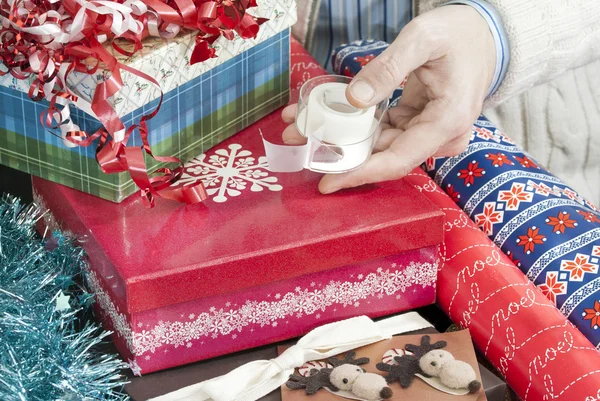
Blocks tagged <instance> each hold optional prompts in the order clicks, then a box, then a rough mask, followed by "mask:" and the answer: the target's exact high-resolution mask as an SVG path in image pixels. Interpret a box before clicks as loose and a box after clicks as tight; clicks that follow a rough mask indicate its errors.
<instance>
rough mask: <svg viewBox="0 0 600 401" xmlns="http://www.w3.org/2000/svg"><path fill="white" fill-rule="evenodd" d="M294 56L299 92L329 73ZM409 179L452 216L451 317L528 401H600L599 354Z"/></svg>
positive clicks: (419, 174)
mask: <svg viewBox="0 0 600 401" xmlns="http://www.w3.org/2000/svg"><path fill="white" fill-rule="evenodd" d="M292 53H293V54H295V60H296V61H295V64H294V66H293V67H292V74H295V77H296V78H294V77H293V78H292V82H296V84H295V87H296V89H298V88H299V87H300V86H301V85H302V82H304V81H306V80H307V79H308V78H310V77H312V76H316V75H321V74H324V73H325V72H324V71H323V70H322V69H321V68H320V67H318V65H317V64H316V63H315V61H314V60H313V59H312V58H311V57H310V56H308V55H307V54H306V53H305V52H304V50H303V49H302V48H301V46H300V45H299V44H298V43H295V44H293V45H292ZM299 54H302V55H300V56H299ZM293 100H294V99H293ZM408 179H409V181H410V182H411V183H412V184H413V185H414V186H415V187H416V188H418V189H419V190H420V191H421V192H422V193H423V194H425V195H426V196H427V197H428V198H429V199H430V200H431V201H432V202H433V203H434V204H436V205H437V206H439V207H441V208H442V210H443V211H444V213H445V215H446V233H445V244H444V246H443V247H442V258H443V263H442V265H441V267H440V270H439V275H438V296H437V300H438V304H439V306H440V307H441V308H442V309H443V310H444V312H446V313H447V314H448V316H450V318H451V319H452V320H453V321H454V322H456V323H457V324H460V325H461V326H463V327H468V328H469V329H470V331H471V335H472V337H473V340H474V341H475V344H476V346H477V348H478V349H479V350H481V351H482V352H483V353H484V354H485V355H486V357H487V358H488V359H489V360H490V361H491V362H492V363H493V364H494V366H496V367H497V368H498V370H499V371H500V372H501V373H502V374H503V375H504V376H505V377H506V380H507V382H508V384H509V385H510V386H511V387H512V388H513V389H514V390H515V392H516V393H517V394H518V395H519V397H521V398H522V399H523V400H524V401H547V400H561V401H579V400H581V401H596V400H600V354H599V353H598V350H596V349H595V348H594V347H593V346H592V344H591V343H590V342H589V341H588V340H587V339H586V338H585V337H584V336H583V334H581V333H580V332H579V330H578V329H577V328H575V327H574V326H573V325H572V324H571V323H570V322H569V321H568V320H567V318H566V317H565V316H564V315H562V314H561V313H560V312H559V311H558V309H556V307H555V306H554V305H553V304H552V302H550V301H549V300H548V299H547V298H546V297H545V296H544V295H543V294H542V293H541V291H540V290H539V289H537V288H536V287H535V286H534V285H533V284H532V283H531V282H530V281H529V280H528V279H527V277H526V276H525V275H524V274H523V273H522V272H521V271H520V270H519V269H518V268H517V267H515V266H514V265H513V264H512V262H511V261H510V259H509V258H508V257H507V256H506V255H504V254H503V253H502V251H501V250H500V249H499V248H498V247H497V246H496V245H494V244H493V243H492V242H491V240H490V239H489V238H488V237H487V236H486V235H485V234H484V233H483V232H482V231H481V230H480V229H479V227H477V225H476V224H475V223H474V222H473V221H471V220H470V219H469V217H468V216H467V215H466V214H465V213H464V212H463V211H462V210H461V209H460V207H458V206H457V205H456V204H455V203H454V202H453V201H452V200H451V199H450V197H448V195H446V193H444V191H442V190H441V189H440V188H439V187H438V185H437V184H436V183H434V182H433V181H432V180H431V179H430V178H429V176H427V174H426V173H425V172H424V171H423V170H421V169H416V170H415V171H413V172H412V173H411V174H410V176H409V177H408Z"/></svg>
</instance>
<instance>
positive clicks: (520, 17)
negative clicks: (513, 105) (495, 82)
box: [416, 0, 600, 106]
mask: <svg viewBox="0 0 600 401" xmlns="http://www.w3.org/2000/svg"><path fill="white" fill-rule="evenodd" d="M486 1H487V2H488V3H490V4H491V5H493V6H494V7H495V8H496V10H497V11H498V13H499V14H500V16H501V17H502V22H503V24H504V28H505V30H506V33H507V35H508V40H509V42H510V55H511V59H510V64H509V67H508V71H507V73H506V76H505V78H504V81H503V82H502V85H501V86H500V87H499V88H498V90H497V91H496V93H495V94H494V95H492V96H491V98H490V99H488V101H487V103H486V106H494V105H497V104H499V103H501V102H503V101H505V100H506V99H508V98H510V97H513V96H515V95H518V94H519V93H522V92H524V91H526V90H527V89H529V88H531V87H533V86H535V85H538V84H541V83H544V82H547V81H549V80H551V79H553V78H555V77H556V76H558V75H560V74H561V73H563V72H565V71H567V70H570V69H572V68H576V67H579V66H582V65H585V64H588V63H589V62H591V61H593V60H596V59H600V1H599V0H486ZM444 2H445V0H417V1H416V6H417V10H416V11H417V13H418V14H422V13H424V12H426V11H428V10H431V9H433V8H434V7H437V6H439V5H440V4H443V3H444Z"/></svg>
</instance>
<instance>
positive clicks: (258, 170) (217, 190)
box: [180, 144, 283, 203]
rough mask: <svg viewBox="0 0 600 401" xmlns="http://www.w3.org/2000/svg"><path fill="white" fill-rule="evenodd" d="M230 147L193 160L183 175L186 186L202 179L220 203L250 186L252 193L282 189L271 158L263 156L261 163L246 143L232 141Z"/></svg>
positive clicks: (182, 180) (260, 159)
mask: <svg viewBox="0 0 600 401" xmlns="http://www.w3.org/2000/svg"><path fill="white" fill-rule="evenodd" d="M228 148H229V150H227V149H218V150H217V151H215V154H213V155H211V156H209V157H208V158H207V156H206V155H205V154H202V155H200V156H199V157H197V158H195V159H194V160H192V161H191V162H190V163H188V164H187V165H186V167H185V172H184V173H183V176H182V177H181V180H180V182H181V184H182V185H190V184H193V183H195V182H197V181H198V180H202V182H203V183H204V186H205V187H206V192H207V193H208V195H209V196H213V195H215V196H213V198H212V199H213V201H215V202H218V203H223V202H226V201H227V199H228V197H234V196H239V195H241V194H242V191H243V190H245V189H247V188H248V186H249V187H250V191H252V192H260V191H262V190H263V189H264V188H267V189H269V190H270V191H281V190H282V188H283V187H282V186H281V185H279V184H277V177H273V176H270V175H269V170H268V164H267V158H266V157H264V156H260V157H259V158H258V162H257V160H256V158H254V157H252V152H250V151H249V150H242V146H241V145H238V144H231V145H229V146H228Z"/></svg>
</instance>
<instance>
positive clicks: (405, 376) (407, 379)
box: [376, 336, 447, 388]
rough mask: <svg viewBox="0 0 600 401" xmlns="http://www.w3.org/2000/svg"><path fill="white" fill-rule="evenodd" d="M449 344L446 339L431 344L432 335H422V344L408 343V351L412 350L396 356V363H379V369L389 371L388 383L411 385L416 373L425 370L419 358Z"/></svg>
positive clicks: (403, 385)
mask: <svg viewBox="0 0 600 401" xmlns="http://www.w3.org/2000/svg"><path fill="white" fill-rule="evenodd" d="M446 345H447V343H446V341H438V342H436V343H434V344H431V337H429V336H423V337H421V344H420V345H418V346H417V345H414V344H407V345H406V351H408V352H410V354H409V353H406V354H404V355H400V356H396V357H395V358H394V362H396V363H395V364H391V363H385V362H380V363H378V364H377V366H376V367H377V369H379V370H381V371H382V372H387V373H388V375H387V377H386V380H387V382H388V383H393V382H395V381H397V382H399V383H400V386H402V387H404V388H406V387H408V386H410V385H411V384H412V382H413V380H414V379H415V374H418V373H421V374H423V373H424V372H423V371H422V370H421V367H420V366H419V360H420V359H421V358H422V357H423V356H425V355H426V354H427V353H428V352H430V351H433V350H438V349H441V348H444V347H445V346H446Z"/></svg>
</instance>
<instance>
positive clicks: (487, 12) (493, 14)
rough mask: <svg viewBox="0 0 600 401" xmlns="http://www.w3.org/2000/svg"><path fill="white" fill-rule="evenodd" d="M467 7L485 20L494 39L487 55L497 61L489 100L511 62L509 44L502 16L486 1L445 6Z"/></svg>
mask: <svg viewBox="0 0 600 401" xmlns="http://www.w3.org/2000/svg"><path fill="white" fill-rule="evenodd" d="M458 4H460V5H467V6H470V7H472V8H473V9H474V10H475V11H477V12H478V13H479V15H480V16H481V17H482V18H483V19H484V20H485V22H486V23H487V25H488V28H489V33H490V34H491V37H492V39H493V42H492V44H490V47H491V48H489V49H488V50H489V52H486V54H493V55H494V56H492V57H493V58H494V59H495V63H492V64H493V65H494V67H493V73H492V74H491V75H492V78H491V81H490V85H489V87H488V90H487V92H486V95H485V97H486V98H488V97H490V96H491V95H493V94H494V92H496V90H497V89H498V87H499V86H500V84H501V83H502V80H503V79H504V76H505V75H506V71H507V69H508V63H509V61H510V52H509V43H508V39H507V35H506V32H505V31H504V27H503V25H502V20H501V18H500V15H499V14H498V13H497V11H496V9H495V8H494V7H492V6H491V5H490V4H489V3H487V2H486V1H484V0H451V1H448V2H446V3H444V4H443V5H444V6H445V5H458Z"/></svg>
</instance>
